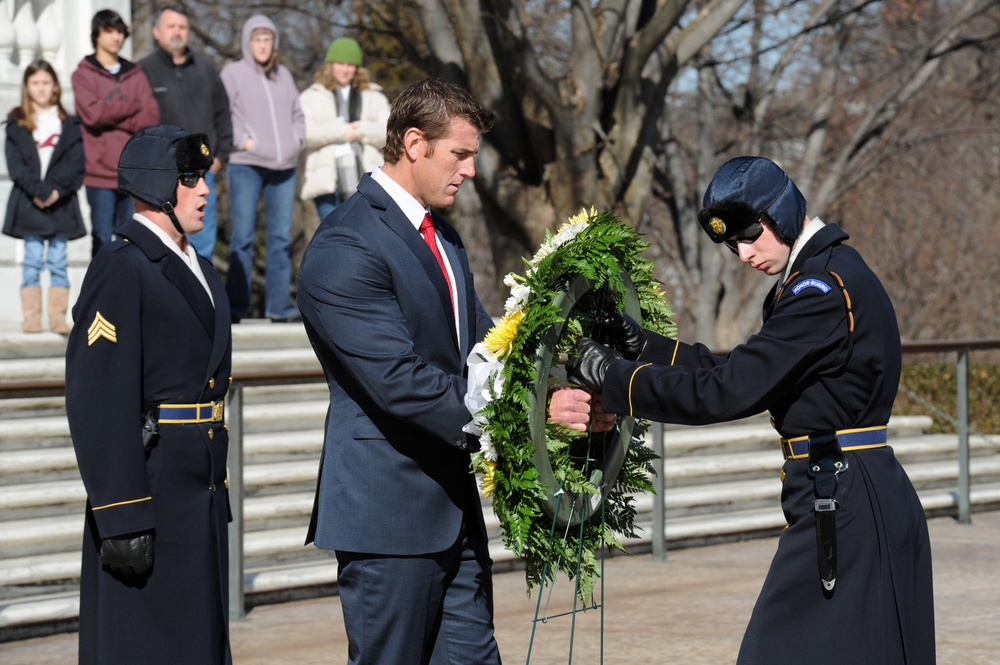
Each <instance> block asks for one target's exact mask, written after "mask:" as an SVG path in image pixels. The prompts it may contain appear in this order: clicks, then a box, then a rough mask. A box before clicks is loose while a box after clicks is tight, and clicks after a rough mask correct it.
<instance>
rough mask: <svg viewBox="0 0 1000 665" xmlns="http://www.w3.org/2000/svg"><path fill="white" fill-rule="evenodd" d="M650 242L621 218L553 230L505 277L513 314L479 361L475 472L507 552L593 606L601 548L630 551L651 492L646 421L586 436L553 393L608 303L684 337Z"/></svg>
mask: <svg viewBox="0 0 1000 665" xmlns="http://www.w3.org/2000/svg"><path fill="white" fill-rule="evenodd" d="M648 246H649V244H648V243H647V242H646V241H645V240H643V239H642V238H641V236H640V235H639V234H638V233H637V232H636V231H635V230H634V229H633V228H631V227H630V226H628V225H627V224H625V223H623V222H621V221H620V220H618V219H617V218H616V217H615V216H614V215H612V214H610V213H598V212H597V211H596V210H594V209H593V208H592V209H591V210H590V211H589V212H588V211H586V210H583V211H581V212H580V213H579V214H578V215H575V216H574V217H572V218H570V220H569V222H568V223H566V224H564V225H563V226H562V228H560V229H559V231H558V232H557V233H556V234H555V235H551V234H549V233H546V239H545V241H544V242H543V243H542V245H541V247H540V248H539V250H538V252H537V253H536V254H535V255H534V256H533V257H532V258H531V259H530V260H529V261H527V262H526V269H525V273H524V274H523V275H518V274H514V273H511V274H509V275H507V277H506V278H505V279H504V283H505V284H506V285H507V286H508V287H510V290H511V295H510V298H509V299H508V300H507V303H506V306H505V311H504V316H503V317H502V319H501V320H500V322H499V323H497V325H496V326H495V327H494V328H493V329H491V330H490V331H489V333H488V334H487V335H486V337H485V339H484V340H483V341H482V342H481V343H480V344H478V345H476V347H475V349H474V350H473V353H472V354H471V356H470V362H469V364H470V380H469V384H470V389H469V394H468V396H467V403H468V406H469V408H470V410H471V411H472V413H473V414H474V418H473V422H472V423H471V424H470V426H469V430H470V431H472V432H473V433H476V434H479V435H480V440H481V449H480V451H479V452H477V453H476V454H475V455H474V456H473V461H472V465H473V471H475V472H478V473H481V474H482V489H483V492H484V494H485V495H486V496H488V497H492V503H493V510H494V512H495V514H496V517H497V519H498V521H499V524H500V526H501V528H502V530H503V540H504V545H505V547H506V548H507V549H508V550H509V551H511V552H513V553H514V554H516V555H517V556H519V557H520V558H521V559H523V561H524V563H525V576H526V579H527V583H528V589H529V590H530V589H531V588H532V587H534V586H536V585H540V584H544V583H545V582H546V581H554V580H555V576H556V571H557V570H558V571H562V572H563V573H565V574H566V575H567V576H568V577H569V578H570V579H576V581H577V585H578V586H577V590H578V594H579V597H580V598H581V599H582V600H584V601H586V599H588V598H589V597H590V596H591V594H592V592H593V588H594V580H595V578H596V577H598V576H599V575H600V566H599V559H598V553H599V551H600V549H601V548H602V547H604V546H608V547H611V548H616V549H619V550H622V551H624V547H623V545H622V544H621V541H620V540H619V537H626V538H628V537H632V536H634V535H635V526H634V519H635V515H636V512H635V506H634V498H633V495H634V494H635V493H637V492H645V491H651V490H652V485H651V482H650V476H651V474H652V472H653V470H652V465H651V462H652V460H653V459H654V458H655V455H654V454H653V452H652V451H651V450H650V449H649V448H647V447H646V446H645V445H644V444H643V442H642V438H641V435H642V433H643V432H644V430H645V427H646V423H644V422H642V421H634V420H633V419H631V418H624V417H620V418H619V419H618V423H617V424H616V427H615V429H614V430H613V431H612V432H610V433H608V434H607V435H605V434H597V433H589V434H582V433H580V432H576V431H573V430H570V429H569V428H566V427H563V426H560V425H556V424H554V423H550V422H548V420H547V418H546V406H547V399H548V395H549V393H550V391H551V390H553V389H555V388H558V387H559V386H560V385H565V380H564V379H561V378H560V373H561V370H560V369H559V362H558V361H559V359H560V358H565V357H566V355H568V354H570V353H572V352H573V350H574V349H575V346H576V342H577V340H578V339H579V338H580V337H581V336H583V335H588V334H589V333H590V332H591V331H592V328H593V321H594V315H595V313H596V312H597V311H598V310H599V309H600V308H616V309H618V310H619V311H622V310H624V311H627V312H628V313H629V314H630V315H631V316H632V317H633V318H636V319H640V318H641V321H642V323H643V326H644V327H646V328H647V329H649V330H653V331H656V332H658V333H661V334H664V335H668V336H673V335H674V334H675V326H674V324H673V323H672V321H671V317H672V312H671V310H670V307H669V306H668V305H667V303H666V302H665V300H664V297H663V291H662V290H661V288H660V283H659V282H658V281H657V280H656V279H654V277H653V265H652V262H651V261H649V260H648V259H646V258H644V257H643V256H642V253H643V252H644V251H645V250H646V249H647V248H648Z"/></svg>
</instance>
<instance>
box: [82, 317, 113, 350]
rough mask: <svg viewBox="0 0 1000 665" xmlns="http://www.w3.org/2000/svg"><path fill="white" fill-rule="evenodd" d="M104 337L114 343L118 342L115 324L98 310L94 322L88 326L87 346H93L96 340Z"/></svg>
mask: <svg viewBox="0 0 1000 665" xmlns="http://www.w3.org/2000/svg"><path fill="white" fill-rule="evenodd" d="M102 337H103V338H104V339H106V340H108V341H109V342H111V343H112V344H117V343H118V333H117V331H116V330H115V326H114V325H113V324H112V323H111V322H110V321H108V320H107V319H106V318H104V317H103V316H101V313H100V312H97V314H95V315H94V322H93V323H91V324H90V327H89V328H87V346H93V345H94V342H96V341H97V340H99V339H100V338H102Z"/></svg>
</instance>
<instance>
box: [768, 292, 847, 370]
mask: <svg viewBox="0 0 1000 665" xmlns="http://www.w3.org/2000/svg"><path fill="white" fill-rule="evenodd" d="M826 274H827V275H830V276H832V277H833V278H834V279H835V280H836V281H837V286H839V287H840V292H841V294H842V295H843V296H844V307H845V308H846V309H847V353H846V354H845V355H844V360H843V361H842V362H841V363H840V364H838V365H836V366H834V367H830V368H827V369H825V370H823V371H822V372H820V373H819V374H820V376H828V375H830V374H836V373H837V372H839V371H840V370H842V369H843V368H844V367H845V366H846V365H847V361H848V360H850V359H851V353H852V352H853V351H854V310H853V308H852V307H851V295H850V294H849V293H848V292H847V287H846V286H845V285H844V280H842V279H841V278H840V275H838V274H837V273H835V272H827V273H826ZM798 276H799V273H798V272H795V273H792V274H791V275H789V276H788V279H786V280H785V283H784V284H782V285H781V288H780V289H779V290H778V294H777V295H776V296H775V298H774V303H775V304H777V303H778V301H779V300H780V299H781V295H782V294H783V293H784V292H785V288H786V287H788V285H789V284H791V283H792V280H794V279H795V278H796V277H798Z"/></svg>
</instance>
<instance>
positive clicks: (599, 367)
mask: <svg viewBox="0 0 1000 665" xmlns="http://www.w3.org/2000/svg"><path fill="white" fill-rule="evenodd" d="M576 348H577V350H578V351H579V352H580V354H579V356H577V357H576V358H570V359H569V360H568V361H567V362H566V377H567V378H568V379H569V380H570V381H573V382H575V383H579V384H580V385H582V386H583V387H584V388H588V389H590V390H592V391H594V392H595V393H600V392H601V391H602V390H603V388H604V375H605V374H607V373H608V366H609V365H611V363H612V362H614V361H615V360H621V359H622V354H621V353H620V352H618V351H615V350H614V349H609V348H608V347H606V346H604V345H603V344H601V343H599V342H595V341H594V340H592V339H589V338H587V337H581V338H580V341H579V342H577V343H576Z"/></svg>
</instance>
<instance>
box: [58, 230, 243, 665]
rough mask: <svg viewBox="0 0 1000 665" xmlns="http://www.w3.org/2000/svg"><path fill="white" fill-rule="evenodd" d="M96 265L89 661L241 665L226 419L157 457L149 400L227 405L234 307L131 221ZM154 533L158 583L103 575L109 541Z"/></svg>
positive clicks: (85, 573)
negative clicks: (232, 596) (147, 417)
mask: <svg viewBox="0 0 1000 665" xmlns="http://www.w3.org/2000/svg"><path fill="white" fill-rule="evenodd" d="M116 233H117V234H118V236H119V240H117V241H115V242H114V243H112V244H110V245H106V246H105V247H103V248H102V249H101V251H100V252H99V253H98V254H97V256H95V257H94V260H93V262H92V263H91V265H90V268H89V269H88V271H87V275H86V278H85V279H84V283H83V286H82V290H81V293H80V297H79V299H78V300H77V303H76V306H75V307H74V308H73V317H74V320H75V325H74V326H73V332H72V333H71V334H70V336H69V341H68V348H67V352H66V410H67V414H68V416H69V424H70V433H71V435H72V437H73V446H74V448H75V450H76V455H77V460H78V462H79V466H80V475H81V476H82V477H83V483H84V486H85V487H86V490H87V509H86V529H85V533H84V539H83V566H82V571H81V590H80V663H94V664H103V663H144V664H149V663H163V664H165V665H166V664H168V663H169V664H171V665H176V664H177V663H228V662H230V661H231V656H230V650H229V641H228V628H227V616H228V600H227V588H228V587H227V584H228V572H227V571H228V538H227V526H228V522H229V501H228V493H227V489H226V488H227V482H226V455H227V450H228V445H229V437H228V433H227V431H226V427H225V425H224V423H223V422H221V421H220V422H209V423H200V424H174V425H169V424H164V425H161V426H160V435H159V439H158V441H156V443H155V445H154V446H153V447H152V448H151V450H150V451H149V452H148V453H145V452H144V449H143V443H142V429H141V428H142V413H143V407H144V405H146V404H199V403H207V402H221V401H222V400H223V399H224V398H225V395H226V391H227V389H228V387H229V381H230V367H231V354H232V342H231V335H230V324H229V305H228V301H227V300H226V293H225V288H224V287H223V285H222V282H221V280H220V278H219V275H218V273H216V271H215V269H214V268H213V267H212V266H211V264H210V263H209V262H208V261H206V260H205V259H199V260H200V261H201V268H202V271H203V272H204V273H205V277H206V279H207V281H208V284H209V286H210V288H211V291H212V296H213V299H214V303H215V306H214V307H213V305H212V301H211V300H209V297H208V294H207V293H206V292H205V290H204V288H203V287H202V285H201V284H200V283H199V282H198V280H197V278H195V276H194V274H193V273H192V272H191V270H190V269H189V268H188V267H187V266H186V265H184V262H183V260H182V259H181V258H180V257H179V256H177V255H176V254H175V253H174V252H172V251H171V250H170V249H169V248H168V247H167V246H166V245H165V244H164V243H163V242H162V241H161V240H160V239H159V237H157V236H156V235H155V234H154V233H153V232H152V231H150V230H149V229H147V228H145V227H144V226H142V225H141V224H140V223H139V222H137V221H135V220H129V221H128V222H126V223H125V224H123V225H122V227H121V229H119V230H118V231H117V232H116ZM148 530H153V531H154V533H155V539H154V560H153V570H152V574H151V575H149V576H148V578H146V579H142V580H127V579H125V580H123V579H119V578H117V577H115V576H114V575H112V574H111V573H110V572H109V571H108V570H106V569H104V568H102V566H101V562H100V559H99V556H98V550H99V547H100V541H101V539H103V538H107V537H110V536H119V535H123V534H131V533H136V532H141V531H148Z"/></svg>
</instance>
